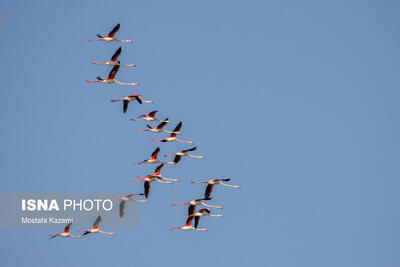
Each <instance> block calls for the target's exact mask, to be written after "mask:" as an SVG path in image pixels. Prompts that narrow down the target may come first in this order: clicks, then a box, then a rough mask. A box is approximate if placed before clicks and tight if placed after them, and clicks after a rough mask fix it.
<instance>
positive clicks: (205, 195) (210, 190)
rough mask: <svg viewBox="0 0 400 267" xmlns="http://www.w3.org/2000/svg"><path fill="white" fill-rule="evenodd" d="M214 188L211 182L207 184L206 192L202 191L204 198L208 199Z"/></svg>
mask: <svg viewBox="0 0 400 267" xmlns="http://www.w3.org/2000/svg"><path fill="white" fill-rule="evenodd" d="M213 188H214V185H213V184H208V185H207V187H206V192H205V193H204V198H205V199H209V198H210V196H211V193H212V190H213Z"/></svg>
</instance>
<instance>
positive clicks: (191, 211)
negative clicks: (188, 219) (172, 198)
mask: <svg viewBox="0 0 400 267" xmlns="http://www.w3.org/2000/svg"><path fill="white" fill-rule="evenodd" d="M203 200H211V198H201V199H195V200H192V201H190V202H185V203H180V204H172V206H180V205H189V208H188V216H190V215H192V214H194V212H195V211H196V206H197V205H203V206H206V207H208V208H216V209H222V206H213V205H209V204H206V203H204V202H203Z"/></svg>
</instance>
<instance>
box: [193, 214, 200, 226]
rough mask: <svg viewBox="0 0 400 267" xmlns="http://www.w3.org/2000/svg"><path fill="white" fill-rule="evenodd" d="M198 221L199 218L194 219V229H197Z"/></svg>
mask: <svg viewBox="0 0 400 267" xmlns="http://www.w3.org/2000/svg"><path fill="white" fill-rule="evenodd" d="M199 220H200V217H199V216H195V217H194V229H197V226H198V225H199Z"/></svg>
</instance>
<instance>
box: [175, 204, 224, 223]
mask: <svg viewBox="0 0 400 267" xmlns="http://www.w3.org/2000/svg"><path fill="white" fill-rule="evenodd" d="M210 212H211V210H210V209H209V208H204V209H201V210H199V212H196V213H193V214H191V215H187V216H182V217H183V218H187V217H192V216H195V217H203V216H210V217H223V215H222V214H210ZM195 222H196V218H195ZM196 225H197V224H196ZM196 225H195V227H197V226H196Z"/></svg>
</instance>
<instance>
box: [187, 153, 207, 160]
mask: <svg viewBox="0 0 400 267" xmlns="http://www.w3.org/2000/svg"><path fill="white" fill-rule="evenodd" d="M187 155H188V156H189V157H191V158H197V159H204V158H205V157H204V156H195V155H190V154H189V153H188V154H187Z"/></svg>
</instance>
